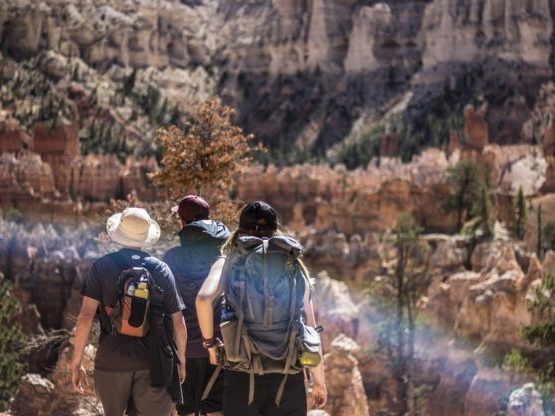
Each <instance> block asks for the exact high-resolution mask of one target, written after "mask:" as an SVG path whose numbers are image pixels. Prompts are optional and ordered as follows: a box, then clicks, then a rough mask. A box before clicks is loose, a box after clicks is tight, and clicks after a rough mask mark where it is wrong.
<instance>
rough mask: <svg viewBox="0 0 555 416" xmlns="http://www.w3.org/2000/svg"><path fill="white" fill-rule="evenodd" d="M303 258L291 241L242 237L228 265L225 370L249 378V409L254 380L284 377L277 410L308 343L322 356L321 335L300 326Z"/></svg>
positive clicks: (302, 294)
mask: <svg viewBox="0 0 555 416" xmlns="http://www.w3.org/2000/svg"><path fill="white" fill-rule="evenodd" d="M301 252H302V246H301V245H300V244H299V242H298V241H297V240H295V239H293V238H291V237H286V236H279V237H271V238H258V237H252V236H241V237H239V238H238V241H237V248H236V250H235V251H234V252H233V253H231V254H230V255H228V257H227V259H226V264H225V265H224V269H223V273H224V274H225V276H223V277H224V278H225V279H226V286H225V289H224V299H225V305H224V308H223V310H222V322H221V324H220V328H221V332H222V337H223V343H224V352H225V353H224V354H223V357H222V361H223V363H222V364H223V367H224V368H226V369H230V370H234V371H242V372H247V373H249V374H250V388H249V403H252V401H253V399H254V375H255V374H268V373H280V374H284V378H283V381H282V383H281V385H280V388H279V390H278V393H277V396H276V404H279V402H280V400H281V396H282V394H283V388H284V386H285V382H286V380H287V375H288V374H295V373H298V372H300V371H302V369H303V366H302V365H301V364H300V362H299V357H300V355H301V352H302V351H303V350H305V347H306V344H307V342H308V344H311V346H312V347H313V348H315V351H316V352H317V354H318V357H319V356H320V339H319V335H318V333H317V332H316V331H315V330H314V329H313V328H311V327H307V326H306V325H304V323H303V321H302V308H303V299H304V294H305V289H306V286H307V285H306V281H307V279H306V278H305V276H304V275H303V273H305V271H304V268H303V267H302V266H301V264H300V262H299V259H298V258H299V256H300V254H301ZM308 332H310V334H309V333H308Z"/></svg>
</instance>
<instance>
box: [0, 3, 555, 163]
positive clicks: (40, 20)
mask: <svg viewBox="0 0 555 416" xmlns="http://www.w3.org/2000/svg"><path fill="white" fill-rule="evenodd" d="M552 9H554V7H553V5H552V4H551V2H550V0H538V1H534V2H521V1H519V0H495V1H485V0H467V1H463V2H460V1H456V0H426V1H422V0H414V1H405V2H398V1H393V0H389V1H388V0H385V1H382V2H367V1H362V0H341V1H332V0H314V1H308V0H302V1H292V0H280V1H272V2H270V1H262V0H256V1H250V0H249V1H247V0H236V1H231V2H230V1H212V0H211V1H209V0H201V1H195V2H181V1H176V0H164V1H158V2H155V1H154V0H137V1H113V2H109V3H107V2H105V1H102V0H66V1H64V2H58V1H53V0H43V1H41V2H35V1H30V0H27V1H15V0H10V1H7V2H3V4H2V5H1V6H0V33H1V35H0V44H1V45H2V50H3V51H4V52H3V53H4V54H5V56H6V58H8V59H13V60H16V61H17V62H23V61H27V60H31V61H32V62H35V61H33V60H34V59H35V58H36V57H43V56H48V59H47V60H43V58H41V62H42V64H44V65H42V64H41V65H37V66H36V68H35V69H36V70H37V71H39V72H40V73H41V74H45V75H47V76H48V78H49V79H50V80H51V81H53V82H54V83H56V84H58V85H59V86H60V87H61V84H60V81H63V80H64V79H65V80H66V81H64V82H66V83H68V82H67V81H71V82H70V83H72V84H74V85H75V84H80V85H81V86H82V87H83V88H84V90H85V92H88V93H90V92H91V91H93V90H94V91H95V93H98V94H99V97H100V99H102V98H101V96H102V94H103V91H105V90H106V86H108V85H114V87H115V88H120V89H121V88H122V83H124V79H125V77H127V76H128V75H129V73H130V68H135V69H136V70H137V72H136V79H137V80H140V81H141V82H144V83H146V84H149V85H152V86H155V87H156V88H157V89H159V90H160V91H161V92H162V94H163V96H164V97H166V98H168V99H169V102H170V103H174V104H175V103H177V104H179V105H180V106H181V108H182V109H189V108H190V107H191V105H192V103H193V102H195V101H198V100H199V99H203V98H206V97H208V96H210V95H212V94H213V93H214V92H216V93H218V94H219V95H220V96H221V97H222V98H223V99H224V101H225V102H226V103H228V104H231V105H232V106H233V107H235V108H236V109H237V110H238V118H237V120H238V121H239V123H240V124H241V125H242V126H243V127H244V128H245V129H246V130H247V131H248V132H249V133H254V134H255V135H256V136H257V137H258V138H259V139H261V140H263V141H264V142H266V143H270V144H272V145H274V146H281V147H284V146H287V145H291V144H295V145H296V146H298V147H300V148H305V149H313V150H315V149H317V150H318V152H320V153H322V152H324V151H326V150H327V149H329V148H331V147H332V146H333V145H334V144H335V143H338V142H340V141H342V140H343V139H344V138H345V137H346V136H349V135H352V134H354V135H355V136H357V134H358V133H356V131H362V132H364V131H369V130H370V129H371V128H372V127H373V126H375V125H376V123H377V122H379V121H380V119H382V116H383V115H384V114H385V117H384V118H383V120H382V121H383V122H384V123H385V124H388V123H389V122H390V121H391V117H393V116H394V115H395V114H399V113H405V112H406V115H407V118H406V120H407V121H408V122H409V124H411V123H416V124H415V126H417V127H418V128H427V127H426V126H423V125H422V123H420V124H419V121H418V118H419V117H421V115H422V114H425V113H427V112H434V111H436V110H437V108H436V107H437V106H438V105H439V106H441V105H442V101H443V100H444V99H445V98H447V99H449V100H450V99H454V101H457V100H459V101H463V102H464V101H467V102H476V101H480V100H481V101H482V102H485V103H487V104H488V106H487V111H486V118H487V119H488V121H489V122H490V126H489V129H490V135H491V140H492V142H493V143H517V142H522V141H531V140H532V133H531V132H530V131H529V129H528V128H524V127H525V124H526V123H527V122H528V121H529V120H531V119H532V118H533V117H534V114H533V111H534V108H535V105H536V101H537V100H538V99H540V98H541V91H542V88H543V85H544V84H546V83H547V81H548V80H549V78H550V77H551V76H552V73H553V67H552V61H553V59H552V56H553V38H554V36H553V16H552V12H551V11H552ZM67 57H71V59H70V60H71V64H72V68H71V69H70V70H69V72H70V73H72V74H73V75H71V74H69V75H68V74H67V72H68V71H67V70H66V69H64V65H65V64H64V60H65V59H66V58H67ZM76 65H77V66H79V69H77V70H76V69H75V66H76ZM146 84H145V85H146ZM546 85H547V84H546ZM72 88H75V87H72ZM58 90H60V89H58ZM64 94H67V96H70V95H71V94H69V93H67V91H66V93H64ZM115 100H116V101H117V99H115ZM78 109H79V106H78ZM80 110H81V109H79V111H80ZM442 111H443V110H442ZM446 111H447V110H446ZM449 111H452V110H448V112H447V113H441V112H440V113H437V116H438V117H439V118H440V123H442V121H441V118H442V117H443V118H447V117H450V116H451V114H450V113H449ZM453 111H456V110H453ZM508 115H510V117H509V118H510V121H509V122H507V120H505V122H503V119H506V118H507V116H508ZM18 117H21V114H18ZM122 126H123V125H122ZM539 133H540V134H542V132H539ZM137 137H138V140H141V138H140V136H137ZM149 137H150V136H149ZM426 140H430V139H429V138H428V139H426ZM439 140H440V141H441V142H447V140H448V137H441V138H439Z"/></svg>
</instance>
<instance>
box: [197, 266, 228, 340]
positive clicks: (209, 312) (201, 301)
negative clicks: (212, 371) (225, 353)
mask: <svg viewBox="0 0 555 416" xmlns="http://www.w3.org/2000/svg"><path fill="white" fill-rule="evenodd" d="M224 264H225V258H224V257H220V258H219V259H218V260H216V262H215V263H214V264H213V265H212V268H211V269H210V273H209V274H208V277H207V278H206V280H205V281H204V283H203V285H202V287H201V288H200V291H199V293H198V295H197V300H196V303H195V305H196V308H197V316H198V321H199V326H200V331H201V332H202V337H203V338H206V339H209V338H212V337H214V301H215V300H216V299H217V298H218V296H220V294H221V293H222V292H223V291H224V287H225V277H224V278H222V276H224V273H223V269H224Z"/></svg>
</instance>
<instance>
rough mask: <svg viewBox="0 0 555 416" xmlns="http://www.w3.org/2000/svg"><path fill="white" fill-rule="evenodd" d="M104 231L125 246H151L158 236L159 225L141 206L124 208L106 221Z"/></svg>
mask: <svg viewBox="0 0 555 416" xmlns="http://www.w3.org/2000/svg"><path fill="white" fill-rule="evenodd" d="M106 232H107V233H108V235H109V236H110V238H111V239H112V240H113V241H114V242H115V243H117V244H120V245H122V246H125V247H134V248H143V247H151V246H153V245H154V244H156V242H157V241H158V239H159V238H160V225H158V223H157V222H156V221H154V220H153V219H152V218H150V215H148V212H146V210H144V209H142V208H126V209H124V210H123V212H120V213H117V214H114V215H112V216H111V217H110V218H108V221H107V222H106Z"/></svg>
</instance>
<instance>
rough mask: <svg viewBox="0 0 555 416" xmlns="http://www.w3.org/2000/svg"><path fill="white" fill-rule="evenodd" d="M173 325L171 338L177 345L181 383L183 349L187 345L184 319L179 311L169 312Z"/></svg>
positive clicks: (183, 379) (183, 363)
mask: <svg viewBox="0 0 555 416" xmlns="http://www.w3.org/2000/svg"><path fill="white" fill-rule="evenodd" d="M171 318H172V325H173V338H174V340H175V344H176V345H177V355H178V356H179V361H180V362H181V365H180V372H181V374H180V379H179V381H180V382H181V384H183V382H184V381H185V349H186V347H187V327H186V326H185V319H184V318H183V313H182V312H181V311H179V312H175V313H172V314H171Z"/></svg>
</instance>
